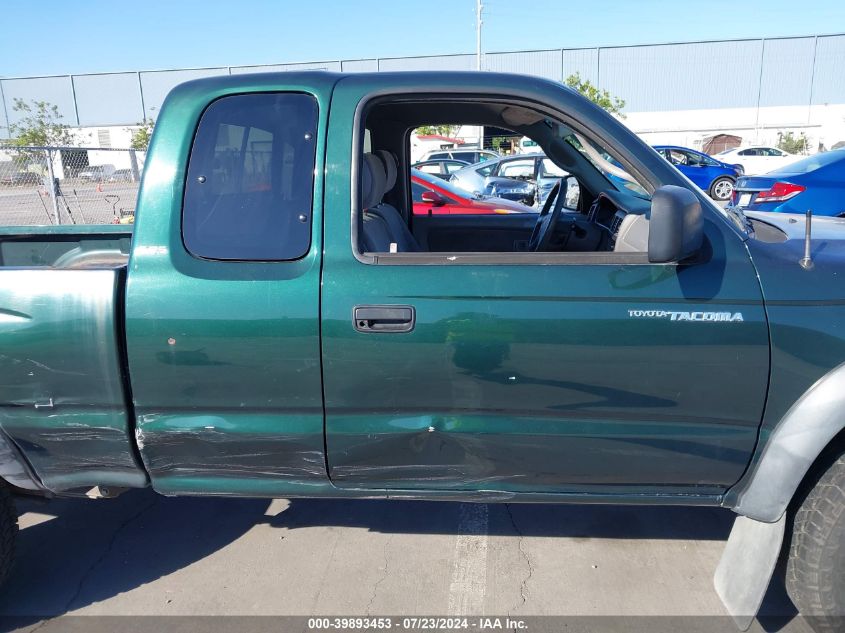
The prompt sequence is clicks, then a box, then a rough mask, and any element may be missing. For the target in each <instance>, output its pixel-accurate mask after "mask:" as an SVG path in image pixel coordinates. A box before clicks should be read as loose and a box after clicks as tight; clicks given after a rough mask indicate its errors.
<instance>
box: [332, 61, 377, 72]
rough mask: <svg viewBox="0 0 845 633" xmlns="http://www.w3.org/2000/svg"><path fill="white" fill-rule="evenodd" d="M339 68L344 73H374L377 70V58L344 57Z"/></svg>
mask: <svg viewBox="0 0 845 633" xmlns="http://www.w3.org/2000/svg"><path fill="white" fill-rule="evenodd" d="M340 66H341V70H342V71H343V72H345V73H374V72H377V71H378V60H377V59H348V60H347V59H344V60H343V61H342V62H341V63H340Z"/></svg>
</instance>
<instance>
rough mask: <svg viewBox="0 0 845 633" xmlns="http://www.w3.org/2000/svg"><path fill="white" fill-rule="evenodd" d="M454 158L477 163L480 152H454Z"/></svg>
mask: <svg viewBox="0 0 845 633" xmlns="http://www.w3.org/2000/svg"><path fill="white" fill-rule="evenodd" d="M452 158H455V159H457V160H465V161H466V162H468V163H477V162H478V152H452Z"/></svg>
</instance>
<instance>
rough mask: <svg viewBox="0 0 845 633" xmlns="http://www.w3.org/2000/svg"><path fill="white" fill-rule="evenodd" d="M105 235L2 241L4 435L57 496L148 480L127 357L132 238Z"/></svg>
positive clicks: (0, 429) (73, 231) (50, 233)
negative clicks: (127, 261) (125, 260)
mask: <svg viewBox="0 0 845 633" xmlns="http://www.w3.org/2000/svg"><path fill="white" fill-rule="evenodd" d="M99 228H102V227H98V229H96V230H92V228H91V227H88V228H87V229H82V228H81V227H61V229H62V230H61V231H57V230H44V229H40V230H32V231H27V232H25V233H16V234H15V233H12V232H11V231H9V230H4V231H3V233H2V235H0V257H2V267H0V341H2V342H1V343H0V349H2V351H0V433H2V434H3V435H5V438H6V439H7V440H11V442H13V443H14V445H15V446H16V447H17V449H18V450H19V451H20V453H21V454H22V455H23V456H24V457H25V459H26V460H27V461H28V462H29V466H30V467H31V470H32V471H33V472H34V473H35V474H36V475H37V477H38V478H39V479H40V482H41V484H42V485H43V486H44V487H45V488H46V489H47V490H50V491H52V492H63V491H72V490H76V489H79V490H80V491H82V490H84V489H85V488H87V487H91V486H95V485H111V486H143V485H145V484H146V481H147V478H146V474H145V473H144V471H143V470H142V468H141V467H140V465H139V462H138V460H137V459H136V456H135V454H134V447H133V441H132V436H131V418H130V414H129V407H128V405H127V402H128V399H127V391H126V388H125V384H126V381H125V373H124V363H123V361H122V359H121V349H122V348H123V341H122V338H123V335H122V330H123V326H122V312H123V310H122V305H123V290H124V279H125V268H123V267H122V266H120V259H121V256H122V252H123V251H124V250H126V249H128V241H129V237H130V236H129V234H128V233H127V231H126V229H125V228H124V227H121V229H122V230H121V231H120V232H118V231H115V230H106V231H100V230H99ZM105 228H107V229H108V228H110V227H105ZM69 229H70V230H69ZM121 243H123V244H124V245H122V244H121ZM24 265H28V266H29V267H28V268H24V267H23V266H24Z"/></svg>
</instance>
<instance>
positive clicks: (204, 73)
mask: <svg viewBox="0 0 845 633" xmlns="http://www.w3.org/2000/svg"><path fill="white" fill-rule="evenodd" d="M227 74H229V70H228V69H227V68H203V69H201V70H163V71H153V72H142V73H141V85H142V86H143V87H144V107H145V108H146V116H147V117H150V118H153V119H154V118H156V116H157V115H158V111H159V110H160V109H161V104H162V103H164V98H165V97H166V96H167V93H168V92H170V91H171V90H172V89H173V88H175V87H176V86H177V85H179V84H181V83H183V82H185V81H190V80H191V79H200V78H202V77H216V76H219V75H227Z"/></svg>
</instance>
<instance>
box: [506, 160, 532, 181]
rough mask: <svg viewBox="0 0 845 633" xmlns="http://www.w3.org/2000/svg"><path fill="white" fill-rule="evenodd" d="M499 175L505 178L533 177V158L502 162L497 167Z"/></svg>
mask: <svg viewBox="0 0 845 633" xmlns="http://www.w3.org/2000/svg"><path fill="white" fill-rule="evenodd" d="M499 176H503V177H505V178H533V177H534V159H528V160H514V161H509V162H504V163H502V164H501V166H500V167H499Z"/></svg>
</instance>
